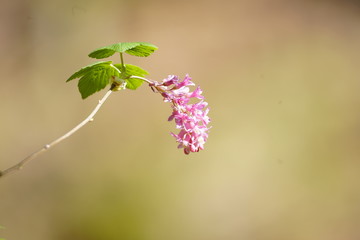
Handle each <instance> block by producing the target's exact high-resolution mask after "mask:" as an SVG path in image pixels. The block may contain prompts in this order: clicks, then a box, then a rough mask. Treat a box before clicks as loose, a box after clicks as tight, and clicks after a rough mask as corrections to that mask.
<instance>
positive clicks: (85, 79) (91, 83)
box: [67, 61, 120, 99]
mask: <svg viewBox="0 0 360 240" xmlns="http://www.w3.org/2000/svg"><path fill="white" fill-rule="evenodd" d="M111 63H112V62H111V61H109V62H98V63H95V64H91V65H88V66H86V67H84V68H82V69H80V70H79V71H78V72H76V73H74V74H73V75H72V76H71V77H70V78H69V79H68V80H67V82H68V81H70V80H73V79H75V78H80V79H79V83H78V88H79V91H80V94H81V97H82V99H85V98H87V97H88V96H90V95H92V94H94V93H95V92H98V91H100V90H102V89H104V88H105V87H106V86H107V85H108V84H109V83H110V78H111V77H113V76H120V73H119V72H118V71H117V70H116V69H115V68H113V67H112V66H111Z"/></svg>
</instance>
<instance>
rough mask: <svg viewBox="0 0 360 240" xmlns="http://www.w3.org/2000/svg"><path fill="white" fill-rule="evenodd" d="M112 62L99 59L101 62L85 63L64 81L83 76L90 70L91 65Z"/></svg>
mask: <svg viewBox="0 0 360 240" xmlns="http://www.w3.org/2000/svg"><path fill="white" fill-rule="evenodd" d="M111 63H112V61H107V62H105V61H101V62H97V63H93V64H90V65H87V66H85V67H83V68H81V69H80V70H79V71H77V72H76V73H74V74H73V75H71V76H70V77H69V78H68V79H67V80H66V82H69V81H71V80H73V79H76V78H79V77H81V76H84V75H85V74H87V73H89V72H91V71H92V68H93V67H96V66H101V65H104V66H106V65H110V64H111Z"/></svg>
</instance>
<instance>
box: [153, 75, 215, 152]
mask: <svg viewBox="0 0 360 240" xmlns="http://www.w3.org/2000/svg"><path fill="white" fill-rule="evenodd" d="M194 85H195V84H194V83H193V82H192V81H191V78H190V77H189V76H188V75H186V76H185V78H184V80H183V81H180V80H179V77H177V76H174V75H169V76H168V78H166V79H164V80H163V81H162V82H161V83H158V82H153V83H150V87H151V88H152V89H153V90H154V89H155V90H156V91H157V92H159V93H161V95H162V96H163V97H164V102H170V103H171V104H172V105H171V107H172V109H173V112H172V114H171V115H170V117H169V119H168V120H169V121H172V120H175V123H176V128H177V129H180V132H179V133H178V134H174V133H171V135H172V136H173V137H175V139H176V141H177V142H178V143H179V146H178V148H184V153H185V154H189V153H190V152H198V151H199V150H202V149H204V144H205V142H206V140H207V138H208V132H209V127H208V126H207V125H208V124H209V122H210V118H209V117H208V116H207V115H208V112H209V108H207V105H208V103H207V102H205V101H204V97H203V96H202V95H201V94H202V90H201V89H200V87H197V88H196V89H195V91H193V92H190V90H189V87H188V86H194ZM191 98H197V99H200V101H199V102H197V103H193V104H192V103H189V102H190V100H191Z"/></svg>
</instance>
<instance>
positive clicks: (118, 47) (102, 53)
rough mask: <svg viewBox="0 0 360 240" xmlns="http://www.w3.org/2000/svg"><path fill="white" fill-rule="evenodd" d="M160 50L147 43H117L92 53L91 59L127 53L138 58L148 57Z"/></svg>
mask: <svg viewBox="0 0 360 240" xmlns="http://www.w3.org/2000/svg"><path fill="white" fill-rule="evenodd" d="M156 49H158V48H157V47H156V46H155V45H153V44H151V43H146V42H125V43H115V44H112V45H109V46H105V47H102V48H99V49H96V50H94V51H92V52H91V53H90V54H89V57H92V58H96V59H101V58H107V57H110V56H112V55H113V54H114V53H115V52H119V53H125V52H126V53H127V54H130V55H133V56H138V57H147V56H149V55H150V54H151V53H153V52H154V51H155V50H156Z"/></svg>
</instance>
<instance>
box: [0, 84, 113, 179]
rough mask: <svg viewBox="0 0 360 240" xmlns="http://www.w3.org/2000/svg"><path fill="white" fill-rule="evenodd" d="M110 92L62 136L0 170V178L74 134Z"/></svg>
mask: <svg viewBox="0 0 360 240" xmlns="http://www.w3.org/2000/svg"><path fill="white" fill-rule="evenodd" d="M112 92H113V91H112V89H110V90H109V91H107V92H106V94H105V96H104V97H103V98H102V99H101V100H99V103H98V104H97V105H96V107H95V109H94V110H93V111H92V112H91V113H90V115H89V116H88V117H87V118H86V119H85V120H84V121H82V122H81V123H80V124H78V125H77V126H76V127H74V128H73V129H71V130H70V131H69V132H67V133H65V134H64V135H63V136H61V137H59V138H58V139H56V140H54V141H52V142H51V143H49V144H46V145H45V146H43V147H42V148H41V149H39V150H37V151H36V152H34V153H32V154H30V155H29V156H27V157H26V158H24V159H23V160H22V161H20V162H19V163H17V164H16V165H14V166H12V167H10V168H8V169H6V170H4V171H0V178H1V177H4V176H5V175H7V174H9V173H11V172H14V171H15V170H20V169H21V168H22V167H23V166H24V165H25V164H26V163H27V162H29V161H31V160H33V159H34V158H36V157H38V156H39V155H40V154H42V153H44V152H45V151H46V150H48V149H49V148H51V147H53V146H55V145H56V144H58V143H59V142H61V141H63V140H64V139H66V138H68V137H70V136H71V135H72V134H74V133H75V132H76V131H78V130H79V129H80V128H82V127H83V126H84V125H85V124H87V123H88V122H91V121H93V117H94V116H95V114H96V113H97V112H98V111H99V109H100V107H101V106H102V104H103V103H104V102H105V101H106V99H107V98H108V97H109V96H110V94H111V93H112Z"/></svg>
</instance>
